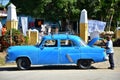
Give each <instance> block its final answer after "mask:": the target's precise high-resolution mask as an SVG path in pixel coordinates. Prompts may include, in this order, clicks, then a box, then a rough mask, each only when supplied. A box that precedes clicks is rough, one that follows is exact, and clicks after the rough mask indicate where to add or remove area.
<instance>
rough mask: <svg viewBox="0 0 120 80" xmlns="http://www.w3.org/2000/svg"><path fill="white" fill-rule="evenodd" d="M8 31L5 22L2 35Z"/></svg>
mask: <svg viewBox="0 0 120 80" xmlns="http://www.w3.org/2000/svg"><path fill="white" fill-rule="evenodd" d="M6 32H7V29H6V25H5V24H4V25H3V27H2V36H4V35H5V34H6Z"/></svg>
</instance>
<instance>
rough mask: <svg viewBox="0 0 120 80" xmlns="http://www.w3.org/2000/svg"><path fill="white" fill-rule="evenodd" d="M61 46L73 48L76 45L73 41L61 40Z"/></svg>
mask: <svg viewBox="0 0 120 80" xmlns="http://www.w3.org/2000/svg"><path fill="white" fill-rule="evenodd" d="M60 46H61V47H72V46H74V43H73V41H71V40H61V41H60Z"/></svg>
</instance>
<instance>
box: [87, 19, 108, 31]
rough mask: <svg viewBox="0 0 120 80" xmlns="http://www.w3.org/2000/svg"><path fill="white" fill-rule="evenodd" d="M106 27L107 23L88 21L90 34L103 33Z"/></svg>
mask: <svg viewBox="0 0 120 80" xmlns="http://www.w3.org/2000/svg"><path fill="white" fill-rule="evenodd" d="M105 26H106V22H103V21H98V20H88V32H89V33H91V32H94V31H98V32H103V31H104V29H105Z"/></svg>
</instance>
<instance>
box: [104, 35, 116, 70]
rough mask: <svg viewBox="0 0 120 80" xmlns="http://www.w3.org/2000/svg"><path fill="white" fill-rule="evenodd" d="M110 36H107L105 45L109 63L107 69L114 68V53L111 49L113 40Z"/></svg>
mask: <svg viewBox="0 0 120 80" xmlns="http://www.w3.org/2000/svg"><path fill="white" fill-rule="evenodd" d="M111 38H112V37H111V36H107V42H106V45H105V48H106V53H107V54H108V57H109V64H110V67H108V69H112V70H113V69H114V59H113V55H114V50H113V42H112V40H111Z"/></svg>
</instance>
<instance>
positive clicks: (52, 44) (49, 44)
mask: <svg viewBox="0 0 120 80" xmlns="http://www.w3.org/2000/svg"><path fill="white" fill-rule="evenodd" d="M44 47H57V40H46V41H45V43H44Z"/></svg>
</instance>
